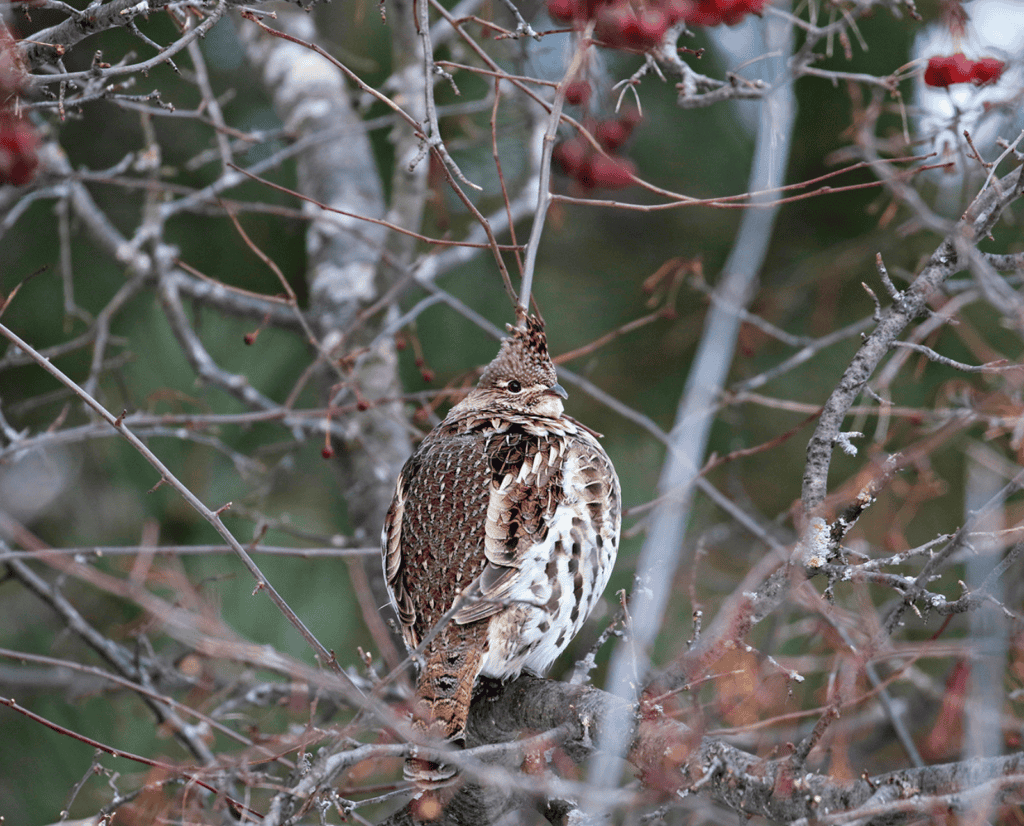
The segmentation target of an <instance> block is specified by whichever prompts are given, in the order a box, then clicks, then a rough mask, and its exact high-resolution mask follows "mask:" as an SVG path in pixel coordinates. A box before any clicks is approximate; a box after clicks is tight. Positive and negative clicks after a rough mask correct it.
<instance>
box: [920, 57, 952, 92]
mask: <svg viewBox="0 0 1024 826" xmlns="http://www.w3.org/2000/svg"><path fill="white" fill-rule="evenodd" d="M924 82H925V84H926V85H928V86H935V87H942V86H949V71H948V70H947V69H946V58H944V57H939V56H938V55H936V56H935V57H929V58H928V67H927V68H926V69H925V70H924Z"/></svg>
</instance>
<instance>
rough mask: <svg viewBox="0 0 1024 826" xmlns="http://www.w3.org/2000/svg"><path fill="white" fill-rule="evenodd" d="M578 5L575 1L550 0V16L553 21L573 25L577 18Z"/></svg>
mask: <svg viewBox="0 0 1024 826" xmlns="http://www.w3.org/2000/svg"><path fill="white" fill-rule="evenodd" d="M576 11H577V5H576V3H575V2H574V0H548V14H550V15H551V19H552V20H558V21H559V22H561V23H571V22H572V21H573V19H574V18H575V17H576Z"/></svg>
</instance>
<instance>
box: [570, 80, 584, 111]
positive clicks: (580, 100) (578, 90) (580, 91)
mask: <svg viewBox="0 0 1024 826" xmlns="http://www.w3.org/2000/svg"><path fill="white" fill-rule="evenodd" d="M588 100H590V84H589V83H587V81H585V80H574V81H573V82H572V83H567V84H566V86H565V102H566V103H568V104H570V105H571V106H581V105H582V106H586V104H587V101H588Z"/></svg>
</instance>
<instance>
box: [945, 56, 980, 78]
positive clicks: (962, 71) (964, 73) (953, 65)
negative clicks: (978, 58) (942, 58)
mask: <svg viewBox="0 0 1024 826" xmlns="http://www.w3.org/2000/svg"><path fill="white" fill-rule="evenodd" d="M949 60H950V64H949V65H950V69H949V76H950V83H967V82H968V81H969V80H970V79H971V76H972V74H973V72H974V63H973V62H972V61H970V60H968V59H967V57H966V56H965V55H964V53H963V52H957V53H956V54H955V55H953V56H952V57H951V58H949Z"/></svg>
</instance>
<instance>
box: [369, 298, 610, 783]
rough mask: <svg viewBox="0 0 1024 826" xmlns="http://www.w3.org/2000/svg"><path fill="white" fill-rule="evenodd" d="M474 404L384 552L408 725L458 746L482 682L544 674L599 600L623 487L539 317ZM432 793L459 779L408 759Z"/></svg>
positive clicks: (437, 448)
mask: <svg viewBox="0 0 1024 826" xmlns="http://www.w3.org/2000/svg"><path fill="white" fill-rule="evenodd" d="M510 330H511V333H512V335H511V336H510V337H509V338H507V339H505V340H504V341H503V342H502V345H501V349H500V351H499V352H498V355H497V357H495V359H494V361H492V362H491V363H490V365H488V367H487V369H486V370H484V373H483V375H482V376H481V377H480V381H479V383H478V384H477V386H476V388H474V389H473V390H472V391H471V392H470V393H469V395H467V396H466V398H465V399H463V400H462V401H461V402H460V403H459V404H457V405H455V406H454V407H453V408H452V409H451V411H450V412H449V413H448V416H447V417H446V418H445V420H444V421H443V422H441V424H439V425H438V426H437V427H436V428H434V430H433V431H431V432H430V433H429V434H428V435H427V437H426V438H425V439H424V440H423V441H422V442H421V443H420V446H419V448H418V449H417V450H416V452H415V453H414V454H413V455H412V457H411V458H410V459H409V461H408V462H407V463H406V465H405V467H404V468H403V469H402V472H401V474H400V476H399V479H398V484H397V488H396V491H395V498H394V501H393V502H392V505H391V508H390V510H389V511H388V514H387V518H386V520H385V523H384V531H383V534H382V537H381V543H382V547H383V554H384V573H385V576H386V578H387V584H388V589H389V591H390V593H391V600H392V603H393V604H394V606H395V609H396V610H397V612H398V618H399V622H400V625H401V629H402V635H403V637H404V639H405V642H406V645H407V646H408V647H409V649H410V650H413V649H417V648H419V647H420V646H423V648H422V656H423V662H424V665H423V667H422V669H421V671H420V675H419V681H418V683H417V688H416V696H417V703H416V709H415V712H414V718H413V719H414V724H415V725H416V726H417V727H419V728H421V729H423V730H427V731H430V732H431V733H434V734H436V735H439V736H441V737H445V738H447V739H449V740H452V741H455V742H458V743H461V742H462V740H463V738H464V733H465V727H466V717H467V714H468V712H469V703H470V700H471V698H472V693H473V685H474V683H475V681H476V678H477V677H478V676H479V675H481V674H483V675H485V676H488V677H494V678H498V679H507V678H511V677H514V676H516V675H518V674H519V673H520V671H522V670H523V669H527V670H529V671H532V672H535V673H542V672H544V671H545V670H546V669H547V668H548V667H549V666H550V665H551V663H552V662H553V661H554V659H555V658H556V657H557V656H558V655H559V654H560V653H561V652H562V651H563V650H564V649H565V647H566V646H567V645H568V644H569V641H570V640H571V639H572V638H573V636H575V635H576V633H577V632H578V631H579V630H580V627H581V626H582V625H583V622H584V620H585V619H586V618H587V615H588V614H589V613H590V611H591V610H592V609H593V607H594V605H595V604H596V603H597V600H598V599H599V597H600V596H601V592H602V591H603V590H604V587H605V585H606V584H607V582H608V576H609V574H610V573H611V569H612V566H613V565H614V562H615V555H616V551H617V549H618V543H619V525H620V511H621V508H620V494H619V482H618V478H617V477H616V475H615V470H614V468H613V467H612V464H611V461H610V460H609V459H608V456H607V454H606V453H605V452H604V450H603V449H602V448H601V446H600V444H598V442H597V439H596V438H594V436H593V435H592V434H591V433H590V432H589V431H588V430H587V429H586V428H584V427H582V426H581V425H579V424H577V423H576V422H575V421H574V420H573V419H571V418H570V417H568V416H565V415H564V414H563V412H562V398H564V397H565V391H564V390H563V389H562V387H561V385H559V384H558V377H557V375H556V373H555V366H554V364H553V363H552V361H551V358H550V356H549V354H548V349H547V341H546V339H545V335H544V327H543V325H542V324H541V322H539V321H538V320H537V319H535V318H532V317H531V318H528V319H527V320H526V323H525V326H524V327H520V328H516V329H511V328H510ZM407 774H408V775H409V776H410V777H412V778H414V779H417V780H419V781H421V782H423V783H426V784H431V783H433V784H438V783H442V782H444V781H445V780H447V779H448V778H450V777H452V776H453V775H454V770H453V769H451V768H450V767H446V766H435V765H433V764H430V763H427V762H425V761H415V760H413V761H410V762H409V764H408V765H407Z"/></svg>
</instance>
